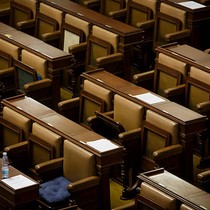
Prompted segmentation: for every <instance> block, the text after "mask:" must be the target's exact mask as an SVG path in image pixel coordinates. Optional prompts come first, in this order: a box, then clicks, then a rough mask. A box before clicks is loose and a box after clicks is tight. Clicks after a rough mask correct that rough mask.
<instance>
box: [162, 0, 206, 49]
mask: <svg viewBox="0 0 210 210" xmlns="http://www.w3.org/2000/svg"><path fill="white" fill-rule="evenodd" d="M160 2H164V3H166V4H169V5H171V6H174V7H177V8H180V9H182V10H184V11H186V12H187V17H186V19H187V23H186V24H187V25H186V27H187V28H188V29H189V30H190V31H191V42H190V45H191V46H193V47H195V48H198V49H200V50H204V49H206V48H209V47H210V40H209V36H210V32H209V30H208V29H207V28H209V27H210V15H209V14H210V7H209V6H205V7H202V8H195V9H192V8H189V7H186V6H183V5H181V4H180V3H183V2H187V0H160Z"/></svg>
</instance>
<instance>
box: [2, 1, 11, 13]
mask: <svg viewBox="0 0 210 210" xmlns="http://www.w3.org/2000/svg"><path fill="white" fill-rule="evenodd" d="M10 1H11V0H1V2H0V15H1V14H5V12H8V11H9V10H10Z"/></svg>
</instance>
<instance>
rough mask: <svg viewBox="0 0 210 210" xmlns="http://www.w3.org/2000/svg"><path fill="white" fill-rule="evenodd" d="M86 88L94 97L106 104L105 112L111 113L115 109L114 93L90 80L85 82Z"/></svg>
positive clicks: (84, 87)
mask: <svg viewBox="0 0 210 210" xmlns="http://www.w3.org/2000/svg"><path fill="white" fill-rule="evenodd" d="M83 84H84V86H83V89H84V90H85V91H87V92H89V93H91V94H93V95H95V96H96V97H98V98H101V99H103V100H104V102H105V107H104V110H105V111H111V110H112V107H113V101H112V100H113V93H112V91H110V90H108V89H106V88H103V87H101V86H100V85H97V84H95V83H93V82H91V81H90V80H84V83H83Z"/></svg>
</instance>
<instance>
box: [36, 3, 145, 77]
mask: <svg viewBox="0 0 210 210" xmlns="http://www.w3.org/2000/svg"><path fill="white" fill-rule="evenodd" d="M40 2H43V3H45V4H48V5H50V6H52V7H54V8H57V9H59V10H61V11H63V12H64V13H68V14H71V15H73V16H75V17H78V18H80V19H82V20H85V21H87V22H89V23H90V24H91V25H97V26H99V27H101V28H103V29H105V30H108V31H111V32H113V33H115V34H117V35H119V44H118V52H121V53H122V54H123V65H122V66H123V70H122V71H123V75H124V78H125V79H127V80H129V81H130V80H131V76H132V75H131V72H130V65H131V47H132V46H134V45H136V44H138V43H139V42H140V41H141V39H142V37H141V34H142V31H141V30H139V29H138V28H136V27H133V26H130V25H127V24H125V23H122V22H119V21H117V20H114V19H112V18H110V17H106V16H104V15H102V14H100V13H98V12H95V11H93V10H90V9H88V8H85V7H84V6H81V5H79V4H77V3H75V2H72V1H69V0H62V1H60V0H40Z"/></svg>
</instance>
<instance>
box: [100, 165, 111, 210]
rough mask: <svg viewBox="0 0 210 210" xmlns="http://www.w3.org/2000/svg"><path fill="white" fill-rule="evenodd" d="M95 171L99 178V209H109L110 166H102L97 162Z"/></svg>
mask: <svg viewBox="0 0 210 210" xmlns="http://www.w3.org/2000/svg"><path fill="white" fill-rule="evenodd" d="M97 172H98V175H99V176H100V179H101V187H100V210H110V209H111V204H110V183H109V175H110V166H109V167H104V168H102V167H101V166H100V165H98V164H97Z"/></svg>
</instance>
